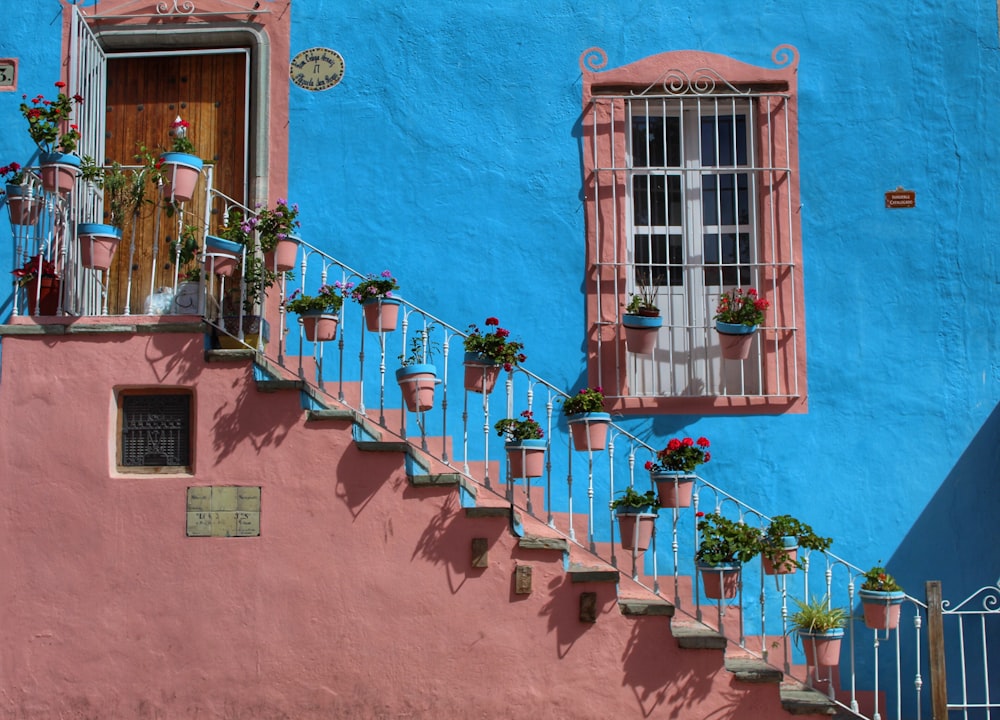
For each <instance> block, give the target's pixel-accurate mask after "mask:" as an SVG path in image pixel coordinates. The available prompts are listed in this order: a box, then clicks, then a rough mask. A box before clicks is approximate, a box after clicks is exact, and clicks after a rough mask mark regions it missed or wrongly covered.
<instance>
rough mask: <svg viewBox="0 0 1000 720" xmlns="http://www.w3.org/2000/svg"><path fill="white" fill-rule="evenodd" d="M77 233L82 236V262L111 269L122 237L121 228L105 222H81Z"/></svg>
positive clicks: (88, 265) (89, 265)
mask: <svg viewBox="0 0 1000 720" xmlns="http://www.w3.org/2000/svg"><path fill="white" fill-rule="evenodd" d="M76 234H77V236H78V237H79V238H80V264H81V265H83V266H84V267H88V268H93V269H95V270H107V269H109V268H110V267H111V261H112V260H113V259H114V256H115V250H117V249H118V243H119V242H121V239H122V231H121V229H120V228H116V227H115V226H114V225H105V224H104V223H80V224H79V225H77V226H76Z"/></svg>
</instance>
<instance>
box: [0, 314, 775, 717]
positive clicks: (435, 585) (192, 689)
mask: <svg viewBox="0 0 1000 720" xmlns="http://www.w3.org/2000/svg"><path fill="white" fill-rule="evenodd" d="M21 322H23V323H24V324H26V325H28V324H31V321H21ZM136 387H164V388H173V387H184V388H191V389H193V391H194V399H195V406H196V411H195V418H196V419H195V425H196V430H195V438H196V439H195V457H196V461H195V468H194V473H193V475H186V474H173V475H145V476H136V475H122V474H119V473H116V472H115V471H114V467H115V449H116V444H117V440H116V427H117V417H116V416H117V405H116V400H115V395H116V391H118V390H120V389H123V388H136ZM0 427H3V428H4V431H3V433H2V435H0V457H2V458H3V467H4V468H5V473H6V476H5V477H4V479H3V480H4V482H3V487H4V503H3V511H2V513H0V553H2V557H3V582H2V583H0V618H2V623H0V717H3V718H11V719H14V718H16V719H17V720H29V719H33V718H46V719H47V720H48V719H51V718H226V719H228V718H268V719H270V718H297V719H303V720H305V719H309V718H331V717H337V718H422V717H434V718H507V717H516V716H526V717H535V718H607V717H654V718H655V717H664V718H666V717H670V718H706V717H741V718H756V717H759V718H765V717H766V718H771V717H775V716H776V714H777V715H780V714H781V713H782V711H781V709H780V704H779V698H778V692H777V689H776V688H775V687H774V686H754V685H747V684H740V683H737V682H736V681H735V680H734V679H733V676H732V675H731V674H730V673H728V672H726V671H725V670H724V669H723V665H722V653H721V652H719V651H711V650H681V649H679V648H678V646H677V643H676V641H675V640H674V639H673V638H672V636H671V633H670V620H669V618H665V617H645V618H637V617H626V616H623V615H622V614H621V613H620V612H619V610H618V607H617V598H616V594H615V586H614V584H609V583H604V584H597V583H572V582H571V581H570V578H569V576H568V575H567V573H566V572H565V571H564V566H563V557H562V553H561V552H558V551H552V550H537V551H536V550H526V549H523V548H519V546H518V544H517V538H516V537H514V536H513V535H512V534H511V532H510V530H509V523H508V521H507V520H506V519H504V518H469V517H467V516H466V513H465V511H464V510H463V509H462V508H460V507H459V499H458V494H457V491H456V490H455V489H453V488H441V487H437V488H422V487H421V488H418V487H413V486H412V485H411V484H410V483H409V482H408V480H407V477H406V474H405V470H404V463H403V456H402V454H400V453H396V452H388V453H379V452H374V453H373V452H361V451H359V450H358V449H357V448H356V446H355V445H354V443H353V442H352V439H351V426H350V423H349V422H348V421H334V422H322V423H316V422H309V423H307V422H306V421H305V413H304V411H303V410H302V409H301V407H300V401H299V396H298V393H297V392H294V391H291V392H279V393H262V392H259V391H258V390H257V389H256V387H255V383H254V380H253V374H252V367H251V363H250V362H249V361H246V360H244V361H240V362H227V363H206V362H205V359H204V350H203V336H202V335H200V334H197V333H191V334H184V333H145V332H139V333H133V332H124V333H123V332H105V333H98V334H87V335H75V334H70V335H65V336H51V335H28V336H9V335H8V336H7V337H5V338H4V340H3V377H2V383H0ZM202 485H247V486H259V487H260V488H261V518H260V537H248V538H247V537H244V538H189V537H186V534H185V509H186V505H185V502H186V492H187V488H188V487H189V486H202ZM474 537H485V538H487V539H488V542H489V564H488V567H485V568H480V569H476V568H473V567H472V565H471V550H470V545H471V540H472V538H474ZM518 564H527V565H529V566H531V567H532V570H533V584H532V592H531V593H530V594H528V595H520V594H515V593H514V584H513V577H514V571H515V567H516V566H517V565H518ZM585 591H591V592H597V593H598V607H599V609H600V611H601V612H600V614H599V616H598V619H597V622H596V623H585V622H581V621H580V619H579V613H580V593H581V592H585Z"/></svg>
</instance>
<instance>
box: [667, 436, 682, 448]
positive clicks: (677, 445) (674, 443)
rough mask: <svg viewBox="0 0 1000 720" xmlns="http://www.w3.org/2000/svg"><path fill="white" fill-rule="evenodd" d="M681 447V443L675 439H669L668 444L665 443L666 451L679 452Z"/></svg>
mask: <svg viewBox="0 0 1000 720" xmlns="http://www.w3.org/2000/svg"><path fill="white" fill-rule="evenodd" d="M680 447H681V441H680V440H678V439H677V438H670V442H668V443H667V450H679V449H680Z"/></svg>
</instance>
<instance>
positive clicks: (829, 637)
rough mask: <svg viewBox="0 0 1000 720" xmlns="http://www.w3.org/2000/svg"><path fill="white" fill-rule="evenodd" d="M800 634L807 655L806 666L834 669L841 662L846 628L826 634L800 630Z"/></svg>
mask: <svg viewBox="0 0 1000 720" xmlns="http://www.w3.org/2000/svg"><path fill="white" fill-rule="evenodd" d="M798 634H799V641H800V642H801V643H802V649H803V651H805V654H806V665H810V666H812V667H817V666H818V667H832V666H834V665H837V664H838V663H839V662H840V642H841V640H843V638H844V628H834V629H833V630H827V631H826V632H825V633H808V632H805V631H803V630H799V631H798Z"/></svg>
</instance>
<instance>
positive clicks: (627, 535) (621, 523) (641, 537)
mask: <svg viewBox="0 0 1000 720" xmlns="http://www.w3.org/2000/svg"><path fill="white" fill-rule="evenodd" d="M617 516H618V532H619V533H620V538H621V545H622V550H638V551H643V550H646V549H648V548H649V544H650V541H651V540H652V538H653V527H654V526H655V525H656V515H652V514H650V513H648V512H645V511H636V512H626V511H622V510H619V511H618V512H617Z"/></svg>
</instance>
